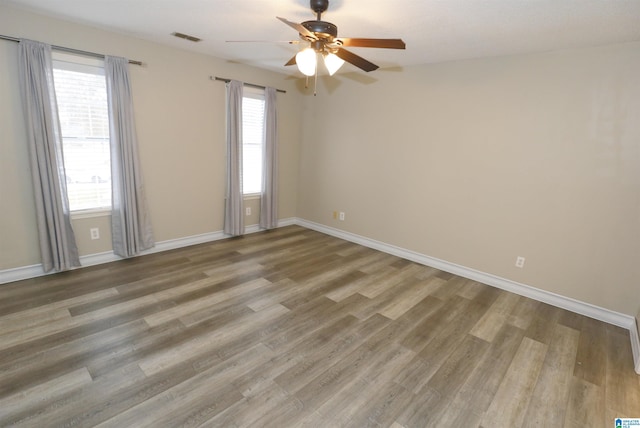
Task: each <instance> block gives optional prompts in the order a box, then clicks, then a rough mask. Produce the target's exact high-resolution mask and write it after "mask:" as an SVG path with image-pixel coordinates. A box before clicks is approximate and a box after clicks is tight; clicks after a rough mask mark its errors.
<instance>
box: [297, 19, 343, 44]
mask: <svg viewBox="0 0 640 428" xmlns="http://www.w3.org/2000/svg"><path fill="white" fill-rule="evenodd" d="M302 26H303V27H304V28H306V29H307V30H309V31H311V32H312V33H314V34H315V35H316V36H317V37H318V38H320V39H328V40H333V38H334V37H337V36H338V27H336V26H335V25H333V24H332V23H330V22H326V21H305V22H303V23H302Z"/></svg>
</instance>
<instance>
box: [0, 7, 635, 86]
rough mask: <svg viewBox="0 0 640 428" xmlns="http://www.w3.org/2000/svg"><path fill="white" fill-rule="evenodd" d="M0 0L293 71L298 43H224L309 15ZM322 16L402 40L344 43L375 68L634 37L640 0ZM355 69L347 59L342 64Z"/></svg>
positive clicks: (338, 10)
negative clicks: (391, 44) (386, 45)
mask: <svg viewBox="0 0 640 428" xmlns="http://www.w3.org/2000/svg"><path fill="white" fill-rule="evenodd" d="M0 4H4V5H8V6H13V7H18V8H22V9H26V10H29V11H33V12H37V13H42V14H46V15H51V16H54V17H57V18H62V19H66V20H70V21H74V22H79V23H83V24H88V25H91V26H95V27H100V28H104V29H108V30H112V31H116V32H120V33H124V34H127V35H131V36H135V37H139V38H142V39H146V40H151V41H155V42H158V43H162V44H166V45H171V46H175V47H179V48H184V49H189V50H194V51H197V52H201V53H206V54H210V55H213V56H216V57H220V58H223V59H227V60H230V61H234V62H239V63H243V64H248V65H252V66H256V67H262V68H267V69H271V70H275V71H280V72H285V73H290V74H296V73H298V72H297V70H296V68H295V67H288V68H285V67H284V66H283V64H284V63H285V62H286V61H287V60H288V59H289V58H291V57H292V56H293V55H294V54H295V53H296V52H297V50H299V49H300V47H299V45H290V44H287V43H259V42H256V43H226V42H225V41H227V40H256V41H287V40H297V34H296V32H295V30H293V29H291V28H290V27H288V26H286V25H285V24H283V23H281V22H280V21H278V20H277V19H276V18H275V17H276V16H281V17H284V18H287V19H289V20H291V21H295V22H302V21H306V20H312V19H315V15H314V14H313V12H312V11H311V10H310V9H309V1H308V0H270V1H265V0H0ZM322 19H323V20H325V21H329V22H332V23H334V24H336V25H337V26H338V31H339V32H338V36H342V37H372V38H402V39H403V40H404V41H405V42H406V44H407V49H406V50H405V51H402V50H391V49H366V48H350V50H352V51H353V52H354V53H356V54H358V55H361V56H363V57H365V58H366V59H368V60H370V61H372V62H374V63H376V64H378V65H380V66H381V67H402V66H410V65H416V64H425V63H435V62H443V61H452V60H461V59H468V58H478V57H493V56H502V55H512V54H521V53H532V52H544V51H552V50H561V49H567V48H576V47H587V46H597V45H606V44H611V43H620V42H630V41H637V40H640V0H395V1H393V0H330V5H329V10H328V11H327V12H326V13H325V14H323V16H322ZM174 31H177V32H182V33H186V34H189V35H193V36H197V37H200V38H202V39H203V41H202V42H199V43H192V42H188V41H185V40H182V39H177V38H175V37H173V36H171V35H170V34H171V33H172V32H174ZM0 32H1V31H0ZM9 36H11V34H9ZM70 47H73V46H70ZM140 59H141V60H144V58H140ZM354 70H357V69H356V68H355V67H353V66H350V65H349V66H345V67H343V69H342V71H354Z"/></svg>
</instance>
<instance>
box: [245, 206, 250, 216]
mask: <svg viewBox="0 0 640 428" xmlns="http://www.w3.org/2000/svg"><path fill="white" fill-rule="evenodd" d="M245 211H246V212H247V215H251V207H247V208H246V209H245Z"/></svg>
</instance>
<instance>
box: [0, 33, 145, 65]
mask: <svg viewBox="0 0 640 428" xmlns="http://www.w3.org/2000/svg"><path fill="white" fill-rule="evenodd" d="M0 39H2V40H8V41H10V42H20V39H19V38H17V37H11V36H3V35H2V34H0ZM51 49H55V50H57V51H62V52H69V53H75V54H81V55H86V56H92V57H95V58H104V54H99V53H95V52H88V51H82V50H80V49H73V48H65V47H64V46H55V45H51ZM129 64H134V65H142V61H134V60H132V59H130V60H129Z"/></svg>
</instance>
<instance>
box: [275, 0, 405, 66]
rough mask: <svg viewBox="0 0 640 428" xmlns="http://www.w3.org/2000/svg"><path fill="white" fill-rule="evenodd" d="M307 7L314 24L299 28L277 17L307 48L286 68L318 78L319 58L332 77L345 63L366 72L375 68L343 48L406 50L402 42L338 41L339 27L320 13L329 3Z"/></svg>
mask: <svg viewBox="0 0 640 428" xmlns="http://www.w3.org/2000/svg"><path fill="white" fill-rule="evenodd" d="M309 3H310V7H311V10H313V11H314V12H315V13H316V19H315V20H313V21H305V22H302V23H300V24H298V23H295V22H291V21H288V20H287V19H284V18H280V17H277V18H278V19H279V20H280V21H282V22H284V23H285V24H287V25H288V26H290V27H291V28H293V29H294V30H296V31H297V32H298V33H299V35H300V38H301V39H302V40H303V41H307V42H309V47H308V48H306V49H303V50H302V51H300V52H298V53H297V54H296V55H295V56H294V57H293V58H291V59H290V60H289V61H288V62H287V63H286V64H285V66H289V65H294V64H296V65H297V66H298V68H299V69H300V71H301V72H302V73H303V74H305V75H306V76H313V75H315V74H317V56H318V54H320V55H322V57H323V58H324V64H325V66H326V67H327V70H328V71H329V74H331V75H333V74H334V73H335V72H336V71H337V70H338V69H339V68H340V67H341V66H342V64H344V62H345V61H346V62H348V63H350V64H353V65H355V66H356V67H358V68H360V69H362V70H364V71H367V72H369V71H373V70H376V69H377V68H378V66H377V65H375V64H374V63H372V62H369V61H367V60H366V59H364V58H362V57H361V56H358V55H356V54H354V53H353V52H351V51H348V50H346V49H345V48H344V47H345V46H347V47H359V48H383V49H405V47H406V46H405V43H404V42H403V41H402V39H363V38H348V37H338V27H336V26H335V25H334V24H332V23H330V22H327V21H323V20H322V13H324V12H325V11H326V10H327V9H328V7H329V0H310V1H309Z"/></svg>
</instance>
